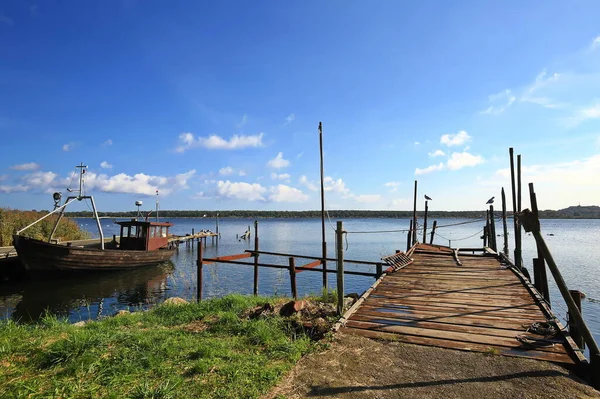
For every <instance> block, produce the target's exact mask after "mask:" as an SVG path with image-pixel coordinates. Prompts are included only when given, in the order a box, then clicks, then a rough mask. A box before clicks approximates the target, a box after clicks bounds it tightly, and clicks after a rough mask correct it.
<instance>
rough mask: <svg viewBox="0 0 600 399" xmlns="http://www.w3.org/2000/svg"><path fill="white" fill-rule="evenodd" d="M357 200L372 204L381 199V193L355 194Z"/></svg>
mask: <svg viewBox="0 0 600 399" xmlns="http://www.w3.org/2000/svg"><path fill="white" fill-rule="evenodd" d="M353 198H354V200H355V201H356V202H361V203H368V204H372V203H374V202H378V201H381V195H379V194H363V195H355V196H353Z"/></svg>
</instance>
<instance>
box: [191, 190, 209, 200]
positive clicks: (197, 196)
mask: <svg viewBox="0 0 600 399" xmlns="http://www.w3.org/2000/svg"><path fill="white" fill-rule="evenodd" d="M192 198H193V199H200V200H209V199H212V198H213V197H211V196H208V195H206V193H205V192H204V191H200V192H198V193H196V194H194V195H192Z"/></svg>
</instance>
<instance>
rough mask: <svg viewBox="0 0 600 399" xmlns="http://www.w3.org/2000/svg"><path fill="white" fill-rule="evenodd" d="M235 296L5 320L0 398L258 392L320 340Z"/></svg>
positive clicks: (255, 301)
mask: <svg viewBox="0 0 600 399" xmlns="http://www.w3.org/2000/svg"><path fill="white" fill-rule="evenodd" d="M269 301H272V299H266V298H257V297H246V296H240V295H232V296H228V297H225V298H222V299H214V300H208V301H204V302H202V303H200V304H195V303H192V304H187V305H180V306H177V305H162V306H159V307H157V308H155V309H154V310H151V311H148V312H139V313H131V314H128V315H122V316H117V317H113V318H108V319H104V320H102V321H98V322H92V323H89V324H86V325H85V326H84V327H75V326H72V325H70V324H68V323H66V322H64V321H60V320H57V319H56V318H54V317H51V316H48V317H45V318H44V319H43V320H42V321H41V322H40V323H39V324H37V325H19V324H16V323H14V322H12V321H5V322H1V323H0V381H2V384H0V398H4V397H7V398H9V397H10V398H21V397H23V398H25V397H27V398H47V397H62V398H89V397H94V398H191V397H194V398H253V397H258V396H260V395H261V394H264V393H265V392H267V391H268V390H269V388H271V387H272V386H274V385H275V383H276V382H277V381H278V380H279V378H280V377H281V376H282V374H283V373H284V372H285V371H286V370H288V369H289V368H291V367H292V366H293V365H294V364H295V362H296V361H298V360H299V359H300V357H302V355H304V354H305V353H307V352H308V351H310V350H311V349H312V348H314V346H315V345H316V344H315V343H313V342H312V341H311V340H310V339H309V338H308V337H307V336H305V335H304V334H302V333H298V332H297V331H295V330H294V329H293V328H292V326H291V325H290V324H289V321H288V320H287V319H284V318H282V317H279V316H271V317H267V318H258V319H255V320H250V319H247V318H244V317H240V314H242V313H243V312H244V311H245V310H246V309H249V308H252V307H254V306H256V305H262V304H264V303H265V302H269Z"/></svg>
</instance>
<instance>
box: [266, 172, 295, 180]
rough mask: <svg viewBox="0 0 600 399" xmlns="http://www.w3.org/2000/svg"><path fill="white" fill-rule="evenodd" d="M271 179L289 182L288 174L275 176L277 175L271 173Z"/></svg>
mask: <svg viewBox="0 0 600 399" xmlns="http://www.w3.org/2000/svg"><path fill="white" fill-rule="evenodd" d="M271 179H273V180H289V179H290V175H289V173H281V174H277V173H275V172H273V173H271Z"/></svg>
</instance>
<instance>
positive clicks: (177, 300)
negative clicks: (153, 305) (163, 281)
mask: <svg viewBox="0 0 600 399" xmlns="http://www.w3.org/2000/svg"><path fill="white" fill-rule="evenodd" d="M186 303H189V302H188V301H186V300H185V299H183V298H179V297H177V296H174V297H171V298H167V300H166V301H164V302H163V304H164V305H184V304H186Z"/></svg>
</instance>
